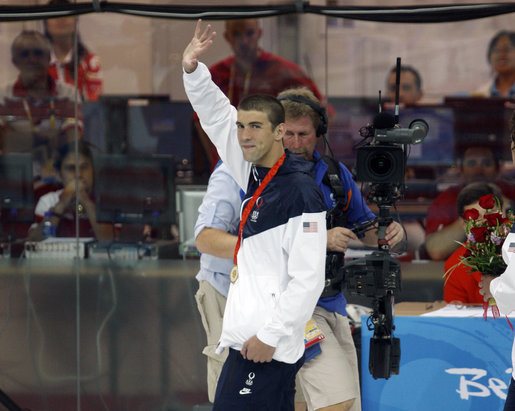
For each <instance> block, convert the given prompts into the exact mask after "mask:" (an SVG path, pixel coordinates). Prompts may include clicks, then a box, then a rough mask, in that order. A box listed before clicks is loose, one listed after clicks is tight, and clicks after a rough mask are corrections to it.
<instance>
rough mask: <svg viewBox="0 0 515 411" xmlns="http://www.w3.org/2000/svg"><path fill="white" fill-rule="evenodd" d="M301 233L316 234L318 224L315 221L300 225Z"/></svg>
mask: <svg viewBox="0 0 515 411" xmlns="http://www.w3.org/2000/svg"><path fill="white" fill-rule="evenodd" d="M302 231H303V232H305V233H318V223H317V222H316V221H311V222H304V223H302Z"/></svg>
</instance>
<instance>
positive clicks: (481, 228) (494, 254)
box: [444, 194, 515, 317]
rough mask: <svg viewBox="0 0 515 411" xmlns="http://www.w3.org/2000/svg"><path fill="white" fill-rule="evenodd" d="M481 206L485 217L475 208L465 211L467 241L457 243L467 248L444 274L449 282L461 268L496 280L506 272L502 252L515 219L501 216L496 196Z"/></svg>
mask: <svg viewBox="0 0 515 411" xmlns="http://www.w3.org/2000/svg"><path fill="white" fill-rule="evenodd" d="M479 206H480V207H481V208H482V209H484V211H485V212H484V214H483V216H482V217H481V214H482V213H480V211H479V210H477V209H475V208H472V209H469V210H466V211H465V212H464V213H463V215H462V217H463V219H464V220H465V221H466V226H465V234H466V236H467V241H466V242H465V243H461V242H459V241H458V243H459V244H461V245H462V246H464V247H465V249H466V251H465V254H464V255H463V256H462V257H461V261H460V262H459V263H458V264H456V265H454V266H453V267H451V268H449V269H448V270H447V271H446V272H445V274H444V276H445V277H446V278H447V277H448V276H450V275H452V272H453V271H454V269H455V268H456V267H457V266H458V265H459V264H464V265H465V266H466V267H468V268H469V272H470V273H472V272H476V271H477V272H480V273H482V274H487V275H493V276H499V275H501V274H502V273H503V272H504V270H505V269H506V263H505V262H504V260H503V258H502V253H501V249H502V244H503V242H504V240H505V238H506V236H507V235H508V234H509V232H510V230H511V227H512V226H513V222H514V220H515V218H514V216H513V214H512V213H511V211H509V212H508V214H507V216H506V217H504V216H503V215H502V214H501V213H500V212H499V210H501V205H500V202H499V199H497V198H496V197H495V196H494V195H493V194H488V195H486V196H483V197H481V198H480V199H479ZM494 208H495V209H494ZM482 211H483V210H482ZM491 300H493V299H491ZM487 304H488V303H487ZM490 305H495V301H490ZM486 308H487V307H486ZM485 314H486V311H485ZM494 317H495V313H494Z"/></svg>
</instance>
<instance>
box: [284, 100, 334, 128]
mask: <svg viewBox="0 0 515 411" xmlns="http://www.w3.org/2000/svg"><path fill="white" fill-rule="evenodd" d="M277 99H278V100H279V101H281V100H289V101H294V102H296V103H301V104H306V105H308V106H309V107H311V108H312V109H313V110H314V111H315V113H317V114H318V116H319V117H320V122H319V123H318V127H317V129H316V135H317V137H322V136H324V135H325V134H326V133H327V112H326V110H325V108H323V107H321V106H320V105H319V104H317V103H316V102H315V101H313V100H311V99H309V98H307V97H303V96H299V95H297V94H284V95H282V96H279V97H278V98H277Z"/></svg>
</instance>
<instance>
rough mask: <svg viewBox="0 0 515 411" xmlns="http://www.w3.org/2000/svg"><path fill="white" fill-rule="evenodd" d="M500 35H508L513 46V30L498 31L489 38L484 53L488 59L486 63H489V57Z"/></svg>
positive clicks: (514, 42)
mask: <svg viewBox="0 0 515 411" xmlns="http://www.w3.org/2000/svg"><path fill="white" fill-rule="evenodd" d="M501 37H508V39H509V40H510V43H511V45H512V46H515V31H508V30H501V31H499V32H498V33H497V34H496V35H495V36H494V37H492V40H490V43H489V44H488V51H487V53H486V60H487V61H488V63H490V57H491V55H492V53H493V51H494V47H495V46H496V44H497V42H498V41H499V39H501Z"/></svg>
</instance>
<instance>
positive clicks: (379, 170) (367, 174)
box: [341, 112, 429, 379]
mask: <svg viewBox="0 0 515 411" xmlns="http://www.w3.org/2000/svg"><path fill="white" fill-rule="evenodd" d="M428 129H429V127H428V125H427V123H426V122H425V121H424V120H415V121H413V122H412V123H411V124H410V126H409V128H401V127H400V126H399V125H398V124H396V118H395V117H393V116H391V115H389V114H386V113H383V112H381V113H379V114H378V115H377V116H376V118H375V119H374V121H373V125H372V126H370V125H369V126H366V127H363V128H362V131H363V132H362V136H363V137H367V138H370V137H372V140H371V141H369V142H368V144H366V145H362V146H361V147H359V148H358V149H357V157H356V165H355V167H354V178H355V179H356V180H357V181H360V182H362V183H368V185H369V190H368V193H367V199H368V201H369V202H372V203H375V204H377V205H378V208H379V216H378V218H377V221H376V224H377V236H378V250H377V251H375V252H372V253H371V254H369V255H367V256H365V257H363V258H359V259H356V260H352V261H345V265H344V266H343V268H342V274H341V276H342V277H343V279H344V284H345V286H346V287H347V289H348V291H349V292H350V293H351V294H354V295H359V296H364V297H367V298H369V299H370V300H371V302H372V305H373V311H372V314H371V315H370V317H369V318H368V321H367V326H368V329H369V330H373V331H374V335H373V337H372V338H371V339H370V353H369V364H368V366H369V370H370V373H371V374H372V376H373V377H374V378H376V379H377V378H386V379H388V378H390V375H391V374H398V373H399V363H400V356H401V347H400V340H399V339H398V338H395V337H394V336H393V331H394V330H395V325H394V321H393V320H394V315H393V305H394V301H395V296H396V294H397V293H398V292H399V291H400V289H401V268H400V263H399V261H398V260H397V259H395V258H393V257H392V256H391V255H390V246H389V245H388V242H387V241H386V240H385V235H386V228H387V227H388V225H390V224H391V222H392V221H393V219H392V217H391V216H390V208H391V206H392V205H394V204H395V202H396V201H397V200H399V199H400V198H402V196H403V193H404V188H405V187H404V175H405V172H406V161H407V155H406V152H407V146H408V145H409V144H418V143H420V142H422V140H423V139H424V138H425V136H426V135H427V132H428Z"/></svg>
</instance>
